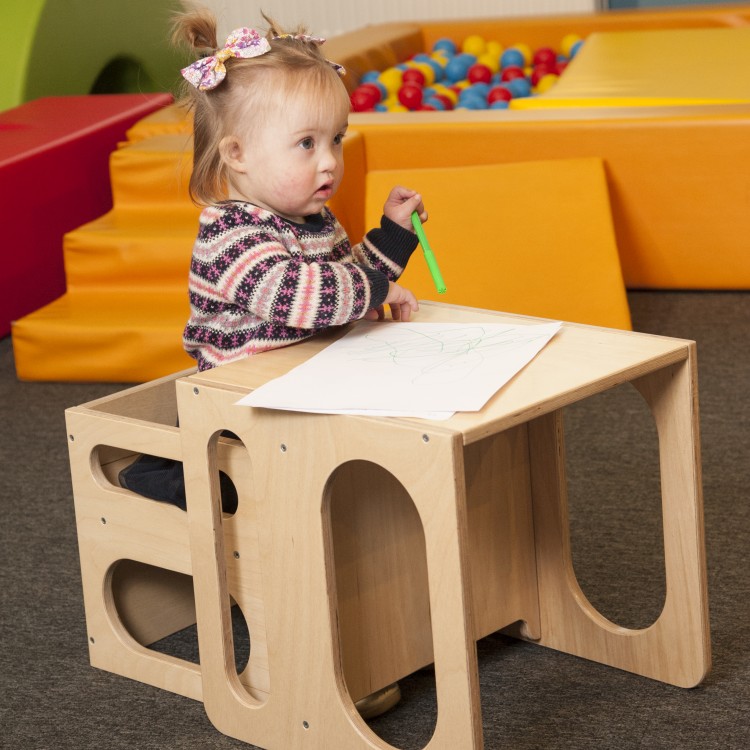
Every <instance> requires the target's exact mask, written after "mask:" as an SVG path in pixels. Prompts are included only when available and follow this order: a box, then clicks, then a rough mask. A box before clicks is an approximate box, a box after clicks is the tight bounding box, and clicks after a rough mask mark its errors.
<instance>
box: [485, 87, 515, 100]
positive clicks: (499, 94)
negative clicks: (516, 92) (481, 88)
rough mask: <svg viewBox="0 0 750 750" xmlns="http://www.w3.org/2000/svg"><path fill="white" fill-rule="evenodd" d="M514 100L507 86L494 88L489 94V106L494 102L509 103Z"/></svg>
mask: <svg viewBox="0 0 750 750" xmlns="http://www.w3.org/2000/svg"><path fill="white" fill-rule="evenodd" d="M512 98H513V94H512V93H511V92H510V91H509V90H508V89H506V88H505V86H493V87H492V88H491V89H490V90H489V91H488V92H487V104H492V102H497V101H500V100H502V101H505V102H509V101H510V100H511V99H512Z"/></svg>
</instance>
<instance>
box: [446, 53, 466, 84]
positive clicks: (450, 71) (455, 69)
mask: <svg viewBox="0 0 750 750" xmlns="http://www.w3.org/2000/svg"><path fill="white" fill-rule="evenodd" d="M470 67H471V63H469V62H467V61H466V60H462V59H461V58H460V57H459V56H458V55H457V56H456V57H452V58H451V59H450V60H448V63H447V64H446V66H445V77H446V78H447V79H448V80H449V81H451V82H452V83H456V82H457V81H463V80H464V78H466V76H467V75H468V73H469V68H470Z"/></svg>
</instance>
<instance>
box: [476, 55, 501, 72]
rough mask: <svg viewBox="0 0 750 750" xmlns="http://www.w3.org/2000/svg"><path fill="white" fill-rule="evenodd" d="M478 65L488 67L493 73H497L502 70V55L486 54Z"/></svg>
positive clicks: (481, 56) (480, 58)
mask: <svg viewBox="0 0 750 750" xmlns="http://www.w3.org/2000/svg"><path fill="white" fill-rule="evenodd" d="M477 62H478V63H481V64H482V65H486V66H487V67H488V68H489V69H490V70H491V71H492V72H493V73H497V71H498V70H500V55H493V54H491V53H489V52H485V53H484V54H483V55H480V56H479V59H478V60H477Z"/></svg>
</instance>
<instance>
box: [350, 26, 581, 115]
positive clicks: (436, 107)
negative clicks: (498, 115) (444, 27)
mask: <svg viewBox="0 0 750 750" xmlns="http://www.w3.org/2000/svg"><path fill="white" fill-rule="evenodd" d="M582 43H583V40H582V39H581V38H580V37H579V36H577V35H575V34H566V35H565V36H564V37H563V38H562V39H561V40H560V44H559V49H557V50H555V49H552V47H550V46H543V47H538V48H537V49H532V48H531V47H530V46H529V45H528V44H524V43H523V42H516V43H514V44H512V45H510V46H508V47H503V45H502V44H501V43H500V42H498V41H495V40H486V39H484V37H482V36H480V35H479V34H471V35H469V36H467V37H466V38H464V39H463V40H462V41H461V43H460V44H457V43H456V42H455V41H454V40H452V39H447V38H442V39H438V40H437V41H436V42H435V43H434V44H433V46H432V50H431V52H430V53H429V54H428V53H420V54H417V55H413V56H412V57H411V58H409V59H408V60H406V61H404V62H402V63H398V64H397V65H393V66H391V67H389V68H386V69H385V70H383V71H377V70H371V71H368V72H367V73H365V74H364V75H363V76H362V77H361V79H360V84H359V85H358V86H357V87H356V88H355V89H354V91H352V93H351V102H352V110H353V111H354V112H416V111H444V110H452V109H468V110H478V109H479V110H481V109H506V108H507V107H508V106H509V102H510V101H511V100H512V99H517V98H523V97H528V96H534V95H535V94H541V93H544V92H546V91H549V90H550V89H551V88H552V87H553V86H554V85H555V83H556V82H557V80H558V78H559V76H560V75H562V73H563V71H564V70H565V68H566V66H567V65H568V63H569V62H570V61H571V60H572V59H573V57H575V55H576V53H577V52H578V50H579V49H580V48H581V44H582Z"/></svg>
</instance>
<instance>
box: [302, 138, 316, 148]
mask: <svg viewBox="0 0 750 750" xmlns="http://www.w3.org/2000/svg"><path fill="white" fill-rule="evenodd" d="M299 145H300V146H301V147H302V148H304V149H305V150H306V151H309V150H310V149H311V148H314V147H315V141H314V140H313V139H312V138H303V139H302V140H301V141H300V142H299Z"/></svg>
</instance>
